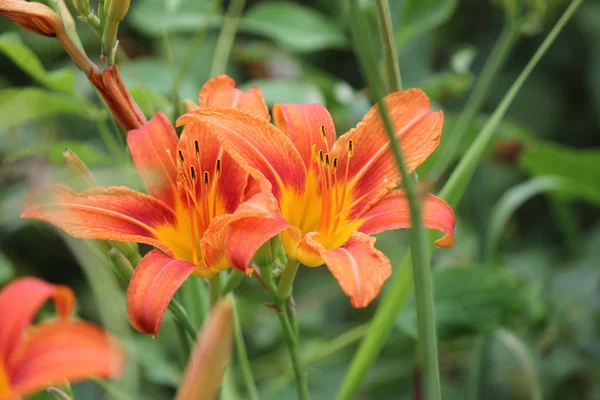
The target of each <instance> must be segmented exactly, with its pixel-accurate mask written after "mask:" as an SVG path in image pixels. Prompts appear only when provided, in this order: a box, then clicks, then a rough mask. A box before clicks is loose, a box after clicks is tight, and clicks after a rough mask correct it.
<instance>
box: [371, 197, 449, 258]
mask: <svg viewBox="0 0 600 400" xmlns="http://www.w3.org/2000/svg"><path fill="white" fill-rule="evenodd" d="M361 219H364V220H365V222H363V224H362V225H361V226H360V228H359V231H361V232H363V233H366V234H367V235H372V234H374V233H379V232H382V231H385V230H388V229H400V228H409V227H410V208H409V205H408V199H407V198H406V193H405V192H404V190H393V191H391V192H389V193H388V194H386V195H385V196H384V197H383V198H382V199H381V200H379V202H377V203H376V204H375V205H374V206H373V207H371V208H370V209H369V211H367V212H366V213H365V214H364V215H363V216H362V217H361ZM423 225H425V227H426V228H429V229H435V230H438V231H441V232H443V233H445V235H444V237H443V238H441V239H438V240H436V241H435V244H436V245H438V246H440V247H452V246H453V245H454V226H455V225H456V219H455V218H454V211H452V207H450V205H449V204H448V203H446V202H445V201H444V200H442V199H440V198H439V197H436V196H434V195H432V194H428V195H427V197H426V198H425V201H424V203H423Z"/></svg>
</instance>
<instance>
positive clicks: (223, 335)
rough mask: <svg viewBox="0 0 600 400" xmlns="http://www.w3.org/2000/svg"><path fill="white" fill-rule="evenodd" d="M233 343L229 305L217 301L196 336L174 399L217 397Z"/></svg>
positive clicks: (209, 398) (225, 302) (208, 399)
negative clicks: (192, 350) (192, 351)
mask: <svg viewBox="0 0 600 400" xmlns="http://www.w3.org/2000/svg"><path fill="white" fill-rule="evenodd" d="M232 344H233V309H232V307H231V304H230V303H229V302H227V301H221V302H220V303H219V304H217V306H216V307H214V308H213V310H212V311H211V313H210V315H209V317H208V320H207V321H206V322H205V323H204V326H203V327H202V332H201V333H200V335H198V339H197V340H196V347H195V349H194V353H193V354H192V356H191V357H190V359H189V361H188V365H187V367H186V369H185V375H184V377H183V380H182V382H181V385H179V389H178V390H177V394H176V395H175V400H190V399H196V400H211V399H215V398H216V397H217V394H218V391H219V387H221V381H222V380H223V374H224V373H225V366H226V364H227V361H229V358H230V356H231V350H232Z"/></svg>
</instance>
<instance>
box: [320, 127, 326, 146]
mask: <svg viewBox="0 0 600 400" xmlns="http://www.w3.org/2000/svg"><path fill="white" fill-rule="evenodd" d="M320 131H321V138H322V139H323V142H324V143H325V144H327V131H325V125H321V129H320Z"/></svg>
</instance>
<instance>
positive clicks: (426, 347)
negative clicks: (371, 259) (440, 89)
mask: <svg viewBox="0 0 600 400" xmlns="http://www.w3.org/2000/svg"><path fill="white" fill-rule="evenodd" d="M386 3H387V1H383V0H382V1H378V2H377V6H378V8H379V9H380V10H381V11H380V12H378V15H379V16H381V18H380V20H379V25H384V26H388V27H389V25H390V22H389V20H388V19H389V13H387V12H386V9H387V4H386ZM350 5H351V14H352V17H353V19H354V23H353V24H352V28H353V29H352V36H353V38H354V43H355V48H356V51H357V53H358V58H359V61H360V63H361V65H362V69H363V75H365V77H366V80H367V82H368V84H369V88H370V89H371V91H372V93H373V95H374V96H375V98H376V103H377V107H378V109H379V113H380V115H381V119H382V120H383V123H384V126H385V128H386V131H387V134H388V136H389V139H390V143H391V147H392V150H393V153H394V156H395V158H396V164H397V165H398V169H399V170H400V174H401V175H402V182H404V189H405V192H406V197H407V199H408V203H409V206H410V217H411V221H412V227H411V228H410V237H411V241H410V242H411V249H412V254H413V257H412V261H413V262H412V269H413V276H414V284H415V299H416V308H417V325H418V331H419V347H418V354H419V357H418V358H419V362H420V364H421V367H422V370H423V372H424V383H425V385H424V386H425V394H426V398H427V399H429V400H439V399H440V374H439V366H438V355H437V339H436V331H435V309H434V304H433V285H432V283H431V271H430V267H429V251H428V248H427V240H428V237H427V235H426V231H425V227H424V226H423V224H422V214H421V208H422V204H421V201H420V200H419V195H418V193H417V185H416V182H415V181H414V180H413V179H409V173H408V171H407V169H406V165H405V164H404V158H403V155H402V152H401V150H400V145H399V144H398V141H397V140H396V135H395V132H394V128H393V126H392V121H391V120H390V117H389V115H388V113H387V110H386V107H385V103H384V101H383V97H384V95H385V92H384V90H383V89H382V86H381V84H380V79H379V76H378V73H377V65H376V62H375V58H374V56H373V53H372V51H371V46H370V43H369V42H368V41H367V40H365V39H366V38H368V37H369V35H368V33H367V32H368V29H369V25H368V21H367V20H366V19H365V13H362V12H360V10H359V6H358V3H357V1H356V0H353V1H352V2H351V3H350ZM386 31H389V33H390V35H391V28H388V29H386ZM383 46H384V47H389V48H388V49H387V50H386V51H384V53H388V54H390V56H389V57H387V61H388V62H390V63H391V65H390V66H389V67H388V68H386V71H389V72H388V73H390V75H394V70H395V69H396V68H397V65H394V60H395V59H396V57H395V54H394V50H393V44H392V38H391V37H389V35H388V40H386V41H384V43H383ZM390 77H391V76H388V81H389V82H391V81H392V80H390V79H389V78H390ZM396 84H397V82H396ZM352 394H353V393H352V392H351V391H349V390H346V387H342V389H341V390H340V393H339V395H338V399H344V398H349V397H351V396H352Z"/></svg>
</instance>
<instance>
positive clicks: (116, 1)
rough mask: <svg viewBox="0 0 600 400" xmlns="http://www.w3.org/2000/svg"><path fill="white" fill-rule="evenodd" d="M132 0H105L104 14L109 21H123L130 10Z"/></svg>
mask: <svg viewBox="0 0 600 400" xmlns="http://www.w3.org/2000/svg"><path fill="white" fill-rule="evenodd" d="M130 1H131V0H105V1H104V14H105V15H106V19H107V20H108V21H113V22H121V21H123V18H125V15H126V14H127V11H129V3H130Z"/></svg>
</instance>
